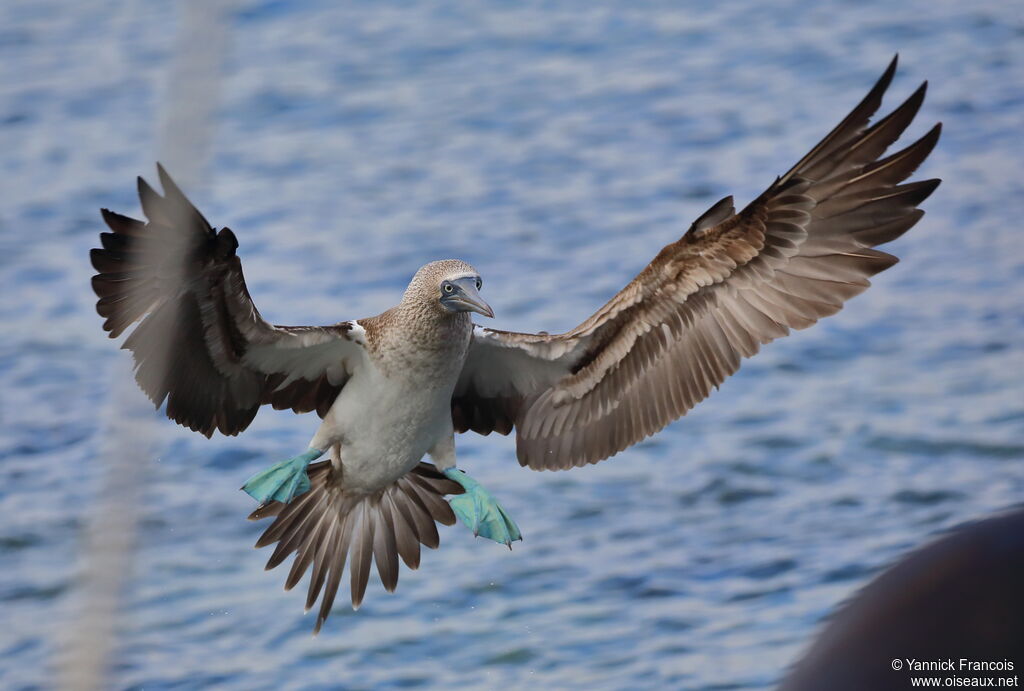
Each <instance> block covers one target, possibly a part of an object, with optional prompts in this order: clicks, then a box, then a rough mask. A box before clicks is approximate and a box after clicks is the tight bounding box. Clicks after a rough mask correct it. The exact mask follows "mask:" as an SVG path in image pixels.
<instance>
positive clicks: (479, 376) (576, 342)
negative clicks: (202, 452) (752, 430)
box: [92, 59, 940, 631]
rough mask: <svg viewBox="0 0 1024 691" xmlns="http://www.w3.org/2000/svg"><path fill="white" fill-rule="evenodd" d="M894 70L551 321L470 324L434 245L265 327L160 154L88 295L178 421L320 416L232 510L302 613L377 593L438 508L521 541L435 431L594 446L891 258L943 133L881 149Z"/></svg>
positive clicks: (637, 433) (229, 250) (571, 462)
mask: <svg viewBox="0 0 1024 691" xmlns="http://www.w3.org/2000/svg"><path fill="white" fill-rule="evenodd" d="M895 69H896V60H895V59H894V60H893V62H892V64H891V65H890V66H889V68H888V69H887V70H886V71H885V73H884V74H883V75H882V77H881V79H880V80H879V81H878V83H877V84H876V85H875V86H874V87H873V88H872V89H871V91H870V92H869V93H868V95H867V96H866V97H865V98H864V100H863V101H861V103H860V104H859V105H857V107H856V108H854V109H853V111H852V112H851V113H850V114H849V115H848V116H847V117H846V118H845V119H844V120H843V121H842V122H841V123H840V124H839V125H838V126H837V127H836V128H835V129H833V130H832V131H831V132H830V133H829V134H828V135H827V136H826V137H825V138H824V139H823V140H822V141H821V142H819V143H818V144H817V145H816V146H815V147H814V148H813V149H811V151H810V152H809V153H808V154H807V155H806V156H804V157H803V158H802V159H800V161H799V162H798V163H797V164H796V165H795V166H793V167H792V168H791V169H790V170H789V171H788V172H787V173H785V174H784V175H782V176H781V177H778V178H777V179H776V180H775V181H774V182H773V183H772V184H771V185H770V186H769V187H768V188H767V189H766V190H765V191H764V192H763V193H762V194H761V195H760V196H758V197H757V198H756V199H754V200H753V201H752V202H751V203H750V204H748V205H747V206H746V207H745V208H744V209H742V210H741V211H740V212H739V213H737V212H736V211H735V209H734V207H733V201H732V198H731V197H726V198H725V199H722V200H721V201H719V202H718V203H716V204H714V205H713V206H712V207H711V208H710V209H709V210H708V211H707V212H705V213H704V214H703V215H701V216H700V217H699V218H698V219H697V220H696V221H695V222H694V223H693V224H692V225H691V226H690V228H689V229H688V230H687V231H686V233H685V234H683V235H682V237H681V238H679V239H678V240H676V241H675V242H672V243H671V244H669V245H668V246H666V247H665V248H664V249H662V250H661V252H660V253H659V254H658V255H657V256H656V257H655V258H654V260H653V261H652V262H651V263H650V264H649V265H648V266H647V267H646V268H645V269H644V270H643V271H641V272H640V274H639V275H637V276H636V278H634V279H633V280H632V281H631V282H630V283H629V284H628V285H627V286H626V287H625V288H623V289H622V290H621V291H620V292H619V293H618V294H616V295H615V296H614V297H612V298H611V300H609V301H608V302H607V303H606V304H605V305H604V306H603V307H601V308H600V309H598V310H597V312H595V313H594V314H593V315H592V316H590V317H589V318H588V319H586V320H585V321H583V322H582V323H581V324H580V325H579V326H577V327H575V328H574V329H572V330H570V331H567V332H565V333H561V334H546V333H539V334H531V333H513V332H509V331H501V330H497V329H490V328H481V327H478V326H474V324H473V322H472V320H471V314H472V313H476V314H479V315H482V316H485V317H492V316H493V312H492V311H491V308H490V307H489V306H488V305H487V303H486V302H485V301H484V299H483V297H482V296H481V287H482V281H481V276H480V272H478V271H477V270H476V269H475V268H473V267H472V266H470V265H469V264H467V263H465V262H462V261H458V260H454V259H449V260H444V261H435V262H431V263H429V264H427V265H426V266H424V267H423V268H421V269H420V270H419V271H418V272H417V273H416V275H415V276H414V277H413V279H412V281H411V282H410V283H409V286H408V288H407V289H406V291H405V293H404V295H403V296H402V299H401V301H400V302H399V303H398V305H397V306H395V307H393V308H391V309H389V310H387V311H386V312H384V313H383V314H380V315H378V316H375V317H370V318H367V319H354V320H350V321H342V322H338V323H336V324H332V325H330V326H275V325H272V324H270V323H269V322H267V321H265V320H264V319H263V317H262V316H261V315H260V313H259V311H258V310H257V309H256V306H255V305H254V304H253V301H252V299H251V298H250V296H249V292H248V291H247V289H246V286H245V280H244V278H243V276H242V265H241V261H240V259H239V256H238V254H237V253H236V249H237V247H238V242H237V240H236V238H235V235H234V233H233V232H232V231H231V230H229V229H228V228H222V229H221V230H219V231H218V230H215V229H214V228H213V227H212V226H211V225H210V224H209V223H208V222H207V221H206V219H205V218H204V217H203V216H202V215H201V214H200V213H199V211H198V210H197V209H196V208H195V207H194V206H193V205H192V204H191V203H190V202H189V200H188V199H187V198H186V197H185V195H184V194H183V193H182V191H181V190H180V189H179V188H178V186H177V185H175V183H174V182H173V181H172V180H171V178H170V176H168V174H167V173H166V171H164V169H163V168H162V167H159V166H158V172H159V177H160V182H161V185H162V187H163V195H161V194H158V193H157V192H156V191H155V190H154V189H153V188H151V187H150V186H149V185H148V184H146V182H145V181H143V180H142V179H141V178H140V179H139V183H138V186H139V198H140V200H141V204H142V211H143V213H144V214H145V217H146V219H147V221H146V222H143V221H138V220H134V219H132V218H128V217H126V216H121V215H119V214H116V213H114V212H111V211H108V210H106V209H104V210H103V212H102V213H103V218H104V220H105V221H106V223H107V225H108V226H109V228H110V231H111V232H106V233H103V234H102V235H101V240H102V245H103V247H102V249H94V250H93V251H92V263H93V265H94V266H95V267H96V269H97V271H99V274H98V275H97V276H95V277H94V278H93V288H94V290H95V292H96V294H97V295H98V296H99V302H98V304H97V310H98V312H99V313H100V315H101V316H103V317H104V318H105V319H106V321H105V322H104V325H103V327H104V329H106V330H107V331H108V332H109V333H110V336H111V337H116V336H119V335H120V334H122V333H123V332H124V331H125V330H126V329H128V328H129V327H130V326H131V325H132V324H133V323H135V322H136V321H139V320H141V322H140V323H139V325H138V326H137V327H135V328H134V330H133V331H132V332H131V334H130V335H129V336H128V338H127V339H126V340H125V342H124V344H123V346H122V347H123V348H126V349H128V350H130V351H132V354H133V357H134V360H135V368H136V379H137V381H138V383H139V386H140V387H141V388H142V389H143V391H145V393H146V394H147V395H148V396H149V398H150V399H151V400H152V401H153V403H154V404H156V405H157V406H158V407H159V406H160V405H163V404H165V403H166V413H167V416H168V417H170V418H171V419H173V420H175V421H176V422H178V423H180V424H182V425H184V426H186V427H188V428H190V429H193V430H195V431H198V432H201V433H203V434H205V435H206V436H210V435H212V434H213V433H214V432H215V431H219V432H221V433H222V434H227V435H234V434H238V433H239V432H241V431H243V430H244V429H245V428H246V427H247V426H248V425H249V423H250V422H251V421H252V420H253V417H254V416H255V415H256V412H257V410H258V409H259V408H260V406H262V405H265V404H270V405H272V406H273V407H274V408H278V409H283V408H291V409H292V410H294V411H295V412H297V413H305V412H310V411H314V410H315V411H316V412H317V414H318V415H319V416H320V417H321V418H322V422H321V424H320V427H319V429H318V430H317V431H316V433H315V434H314V435H313V438H312V439H311V440H310V443H309V449H308V450H307V451H306V452H304V453H302V454H300V455H298V456H295V457H294V458H291V459H288V460H286V461H283V462H281V463H278V464H276V465H274V466H272V467H271V468H269V469H267V470H265V471H263V472H260V473H257V474H256V475H254V476H253V477H252V478H250V479H249V481H248V482H246V483H245V485H244V487H243V489H244V490H245V491H246V492H248V493H249V494H250V495H252V496H253V497H254V498H255V499H256V500H257V501H259V502H260V505H259V507H258V508H257V509H256V510H255V511H254V512H253V514H252V515H251V516H250V518H253V519H260V518H265V517H273V518H274V521H273V523H272V524H271V525H270V527H269V528H268V529H267V530H266V532H265V533H264V534H263V535H262V537H260V539H259V541H258V542H257V547H262V546H265V545H270V544H273V543H277V547H276V548H275V549H274V552H273V554H272V555H271V557H270V560H269V562H268V564H267V568H272V567H275V566H277V565H279V564H281V563H282V562H283V561H284V560H285V559H286V558H287V557H288V556H289V555H291V554H293V553H294V554H296V557H295V560H294V563H293V565H292V567H291V571H290V572H289V574H288V577H287V580H286V585H285V587H286V588H292V587H293V586H294V585H295V584H296V583H298V581H299V580H300V579H301V578H302V577H303V575H304V574H305V573H306V571H307V570H309V569H310V567H312V574H311V577H310V583H309V591H308V596H307V599H306V607H307V609H309V608H311V607H312V606H313V605H314V604H315V602H316V601H317V599H318V598H320V596H321V593H322V595H323V597H322V599H321V603H320V609H319V616H318V617H317V621H316V629H315V630H317V631H318V630H319V629H320V627H321V626H322V624H323V622H324V620H325V619H326V618H327V616H328V614H329V613H330V610H331V607H332V605H333V602H334V598H335V595H336V593H337V590H338V587H339V584H340V581H341V579H342V574H343V571H344V569H345V566H346V562H347V565H348V568H349V574H350V575H349V581H350V586H351V597H352V605H353V607H358V606H359V604H360V603H361V601H362V599H363V595H364V592H365V589H366V585H367V580H368V578H369V573H370V567H371V563H376V565H377V572H378V574H379V575H380V579H381V582H382V583H383V585H384V587H385V589H387V590H388V591H392V590H394V588H395V586H396V584H397V582H398V568H399V567H398V560H399V558H401V560H402V561H404V562H405V563H406V564H407V565H408V566H409V567H410V568H413V569H415V568H417V567H418V565H419V561H420V545H421V544H422V545H426V546H427V547H431V548H434V547H437V545H438V532H437V528H436V526H435V522H438V523H442V524H445V525H451V524H453V523H454V522H455V519H456V517H458V518H459V519H461V520H462V521H463V522H464V523H466V524H467V525H468V526H469V527H470V528H471V529H472V530H473V531H474V532H475V533H476V534H478V535H481V536H484V537H487V538H490V539H492V540H495V541H497V542H500V543H504V544H511V542H512V541H514V540H518V539H520V533H519V528H518V527H517V526H516V524H515V522H514V521H513V520H512V519H511V518H510V517H509V515H508V513H507V512H506V511H505V509H504V508H503V507H502V506H501V505H500V504H499V503H498V502H497V501H496V500H495V499H494V497H493V496H492V495H491V494H490V493H489V492H488V491H487V490H486V489H484V488H483V487H482V486H481V485H480V484H479V483H477V482H476V481H474V480H473V479H472V478H471V477H469V476H468V475H467V474H465V473H464V472H463V471H462V470H460V469H457V467H456V455H455V433H457V432H466V431H469V430H472V431H474V432H478V433H480V434H489V433H490V432H498V433H500V434H509V433H511V432H512V431H513V430H514V431H515V438H516V452H517V455H518V459H519V463H520V464H521V465H523V466H527V467H530V468H533V469H538V470H541V469H548V470H555V469H565V468H572V467H577V466H582V465H585V464H588V463H596V462H598V461H601V460H602V459H605V458H608V457H609V456H613V455H615V454H616V453H618V452H620V451H622V450H624V449H626V448H627V447H629V446H631V445H632V444H635V443H636V442H638V441H640V440H641V439H644V438H645V437H647V436H649V435H651V434H654V433H655V432H657V431H658V430H660V429H662V428H663V427H665V426H666V425H667V424H668V423H670V422H672V421H673V420H675V419H677V418H679V417H680V416H682V415H684V414H685V413H686V411H688V410H689V409H690V408H692V407H693V406H695V405H696V404H697V403H698V402H700V401H701V400H702V399H704V398H705V397H706V396H708V395H709V394H710V393H711V391H712V390H713V389H715V388H717V387H718V386H719V385H720V384H721V383H722V382H723V381H724V380H725V379H726V377H728V376H729V375H731V374H732V373H733V372H735V371H736V370H737V369H738V368H739V366H740V362H741V360H742V359H743V358H746V357H750V356H752V355H754V354H755V353H756V352H757V351H758V349H759V348H760V346H761V345H762V344H765V343H768V342H769V341H772V340H774V339H776V338H779V337H781V336H785V335H786V334H788V333H789V330H790V329H803V328H806V327H808V326H810V325H811V324H813V323H815V322H816V321H817V320H818V319H821V318H822V317H825V316H828V315H831V314H834V313H835V312H837V311H839V309H840V308H841V307H842V305H843V303H844V302H845V301H846V300H848V299H850V298H851V297H853V296H855V295H857V294H858V293H860V292H862V291H863V290H865V289H866V288H867V287H868V285H869V284H868V278H869V277H870V276H872V275H874V274H876V273H878V272H879V271H882V270H884V269H887V268H889V267H890V266H892V265H893V264H895V263H896V261H897V260H896V258H895V257H894V256H892V255H890V254H887V253H885V252H881V251H879V250H876V249H873V248H874V247H875V246H876V245H879V244H882V243H886V242H889V241H891V240H894V239H896V238H897V237H899V236H900V235H902V234H903V233H904V232H906V231H907V230H908V229H909V228H910V227H911V226H913V225H914V224H915V223H916V222H917V221H918V220H919V219H920V218H921V216H922V215H923V213H924V212H923V211H921V210H920V209H918V208H917V207H918V205H919V204H920V203H921V202H922V201H924V200H925V199H926V198H927V197H928V196H929V195H930V194H931V193H932V191H933V190H934V189H935V188H936V186H937V185H938V184H939V180H924V181H920V182H911V183H906V184H904V180H906V179H907V178H908V177H909V176H910V175H911V174H912V173H913V172H914V170H915V169H916V168H917V167H918V166H919V165H920V164H921V162H922V161H924V159H925V158H926V157H927V156H928V154H929V152H931V150H932V148H933V147H934V146H935V143H936V142H937V141H938V138H939V131H940V126H939V125H936V126H935V127H934V128H933V129H932V130H931V131H929V132H928V133H927V134H925V135H924V136H923V137H922V138H921V139H920V140H918V141H917V142H915V143H913V144H911V145H910V146H908V147H907V148H905V149H903V150H901V151H898V152H896V153H894V154H891V155H889V156H888V157H886V158H881V157H882V156H883V154H884V152H885V151H886V149H888V148H889V146H890V145H891V144H893V143H894V142H895V141H896V140H897V139H898V138H899V137H900V135H901V134H902V132H903V130H904V129H905V128H906V127H907V125H909V124H910V122H911V120H912V119H913V118H914V115H915V114H916V113H917V111H918V108H919V107H920V105H921V103H922V100H923V98H924V93H925V85H922V86H921V87H920V88H919V89H918V90H917V91H915V92H914V93H913V95H911V96H910V98H909V99H908V100H907V101H906V102H904V103H903V104H902V105H900V106H899V107H897V108H896V109H895V110H894V111H893V112H892V113H891V114H889V115H888V116H887V117H884V118H882V119H880V120H878V121H877V122H876V123H875V124H873V125H869V120H870V118H871V116H872V115H873V114H874V113H875V111H876V110H877V109H878V108H879V106H880V105H881V100H882V95H883V93H884V92H885V91H886V89H887V88H888V86H889V83H890V82H891V80H892V77H893V74H894V73H895ZM164 361H166V363H165V362H164ZM165 364H166V366H165ZM427 455H429V456H430V458H431V459H432V460H433V464H429V463H425V462H423V458H424V457H425V456H427ZM322 456H327V459H326V460H323V461H319V462H314V461H316V459H318V458H320V457H322ZM446 495H453V497H452V499H451V500H450V502H448V501H446V500H445V497H446Z"/></svg>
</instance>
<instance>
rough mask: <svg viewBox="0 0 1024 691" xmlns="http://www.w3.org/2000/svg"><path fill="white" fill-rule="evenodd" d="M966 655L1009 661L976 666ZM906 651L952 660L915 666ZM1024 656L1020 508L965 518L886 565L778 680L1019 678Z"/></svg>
mask: <svg viewBox="0 0 1024 691" xmlns="http://www.w3.org/2000/svg"><path fill="white" fill-rule="evenodd" d="M961 658H963V659H966V660H967V661H970V662H992V663H1005V662H1007V661H1008V662H1009V663H1012V668H1009V669H1006V668H1005V667H1006V665H1004V669H998V664H997V666H996V668H994V669H989V670H977V671H972V670H970V669H965V668H962V667H961V663H960V660H961ZM910 660H917V661H922V662H937V663H941V662H942V661H947V660H948V661H952V663H953V669H952V670H948V671H942V670H940V671H913V670H912V669H911V665H910V664H909V661H910ZM897 661H898V662H897ZM1022 665H1024V509H1016V510H1013V511H1010V512H1007V513H1004V514H1000V515H998V516H996V517H993V518H988V519H985V520H983V521H980V522H977V523H971V524H968V525H964V526H960V527H959V528H956V529H955V530H954V531H953V532H952V533H950V534H948V535H946V536H944V537H942V538H940V539H939V540H937V541H935V542H933V543H931V544H929V545H927V546H925V547H923V548H921V549H918V550H916V551H914V552H912V553H911V554H910V555H908V556H907V557H905V558H904V559H903V560H902V561H900V562H899V563H897V564H896V565H895V566H893V567H891V568H890V569H888V570H887V571H885V572H884V573H883V574H882V575H881V576H879V577H878V578H876V579H875V580H874V581H872V582H871V583H870V584H868V586H867V587H865V588H864V589H863V590H862V591H861V592H860V593H858V594H857V596H856V597H854V598H853V600H851V601H850V602H848V603H846V604H845V605H844V606H843V607H842V608H841V609H840V611H839V612H838V613H837V614H836V616H835V617H834V618H833V620H832V621H831V622H829V623H828V625H827V626H826V627H825V630H824V631H823V632H822V633H821V635H820V636H818V639H817V640H816V641H815V642H814V644H813V645H812V646H811V648H810V650H809V651H808V652H807V653H806V654H805V655H804V656H803V657H802V658H801V659H800V661H799V662H797V663H796V665H795V666H794V667H793V669H792V670H791V671H790V673H789V675H788V676H787V677H786V679H785V680H784V681H783V682H782V685H781V686H780V687H779V688H780V691H812V690H813V691H819V690H820V689H831V690H836V691H839V690H843V689H856V690H857V691H863V690H864V689H907V688H911V684H912V682H911V678H912V677H919V678H920V677H941V678H943V679H945V678H946V677H954V678H955V679H959V680H961V682H962V680H965V679H969V678H971V677H979V678H981V679H987V678H990V677H1014V676H1015V675H1019V674H1021V673H1022V669H1021V668H1022ZM897 666H899V667H900V669H898V670H897V669H896V668H897ZM968 667H969V665H968ZM995 682H996V683H995V685H996V686H999V680H998V679H996V680H995ZM1018 684H1019V679H1018ZM922 685H923V684H922ZM962 685H965V686H971V685H972V684H970V683H966V684H962ZM1011 685H1014V684H1011Z"/></svg>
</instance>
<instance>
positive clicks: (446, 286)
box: [444, 283, 455, 293]
mask: <svg viewBox="0 0 1024 691" xmlns="http://www.w3.org/2000/svg"><path fill="white" fill-rule="evenodd" d="M453 290H455V288H453V287H452V284H451V283H445V284H444V292H446V293H450V292H452V291H453Z"/></svg>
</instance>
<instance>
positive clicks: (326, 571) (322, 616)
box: [249, 461, 463, 633]
mask: <svg viewBox="0 0 1024 691" xmlns="http://www.w3.org/2000/svg"><path fill="white" fill-rule="evenodd" d="M308 473H309V482H310V489H309V491H308V492H305V493H303V494H301V495H300V496H298V497H296V498H295V499H294V500H292V502H291V503H290V504H282V503H280V502H271V503H269V504H265V505H263V506H261V507H259V508H258V509H256V510H255V511H253V512H252V514H250V515H249V520H252V521H255V520H260V519H262V518H267V517H270V516H274V517H275V519H274V522H273V523H271V524H270V527H269V528H267V529H266V531H264V533H263V535H261V536H260V539H259V540H257V541H256V547H265V546H267V545H270V544H273V543H275V542H276V543H277V547H276V548H274V552H273V554H271V555H270V559H269V560H268V561H267V569H272V568H274V567H276V566H278V565H279V564H281V563H282V562H283V561H284V560H285V559H286V558H287V557H288V556H289V555H290V554H292V553H293V552H294V553H296V556H295V562H294V563H293V564H292V568H291V571H289V573H288V578H287V580H286V581H285V586H284V587H285V590H291V589H292V588H293V587H294V586H295V584H296V583H298V582H299V581H300V580H301V579H302V577H303V576H304V575H305V573H306V571H307V569H309V567H310V566H312V567H313V572H312V575H311V576H310V581H309V592H308V594H307V597H306V610H307V611H308V610H310V609H312V607H313V605H314V604H315V603H316V600H317V598H318V597H320V593H321V591H323V598H322V599H321V601H320V612H319V614H318V615H317V618H316V626H315V627H314V629H313V633H318V632H319V631H320V627H321V626H323V623H324V621H325V620H326V619H327V616H328V615H329V614H330V612H331V606H332V605H333V604H334V596H335V595H336V594H337V592H338V586H339V585H340V583H341V576H342V573H343V572H344V570H345V562H346V561H348V565H349V582H350V585H351V590H352V607H353V608H355V609H358V608H359V605H360V603H362V601H363V595H364V593H365V592H366V584H367V581H368V580H369V577H370V564H371V562H376V564H377V573H378V574H379V575H380V580H381V583H382V584H383V585H384V588H385V590H387V591H388V592H391V591H393V590H394V589H395V586H396V585H398V559H399V557H401V559H402V561H404V562H405V564H406V566H408V567H409V568H410V569H416V568H417V567H419V564H420V545H421V544H423V545H425V546H427V547H429V548H431V549H434V548H436V547H437V546H438V544H439V543H440V538H439V537H438V534H437V526H435V525H434V522H435V521H436V522H438V523H441V524H443V525H452V524H453V523H455V514H454V513H453V512H452V509H451V507H450V506H449V505H448V502H447V501H445V500H444V496H445V495H447V494H461V493H462V492H463V489H462V487H460V486H459V485H458V483H455V482H453V481H451V480H449V479H448V478H446V477H445V476H444V475H442V474H441V473H439V472H438V471H437V470H436V469H435V468H434V466H433V465H430V464H429V463H420V464H419V465H418V466H416V467H415V468H413V469H412V471H410V472H409V473H407V474H406V475H404V476H402V477H401V478H399V479H398V480H397V481H395V482H394V483H393V484H391V485H388V486H387V487H385V488H384V489H382V490H379V491H377V492H374V493H372V494H355V493H352V492H347V491H346V490H345V488H344V487H343V486H342V485H341V484H340V483H339V482H337V481H335V471H334V469H333V467H332V466H331V462H330V461H322V462H320V463H314V464H313V465H311V466H309V469H308Z"/></svg>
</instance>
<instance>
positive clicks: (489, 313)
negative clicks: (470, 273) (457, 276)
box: [448, 280, 494, 317]
mask: <svg viewBox="0 0 1024 691" xmlns="http://www.w3.org/2000/svg"><path fill="white" fill-rule="evenodd" d="M457 285H458V286H459V292H458V293H457V294H456V295H454V296H453V297H451V298H449V299H448V303H449V304H450V305H452V306H454V307H455V308H456V309H458V310H459V311H460V312H476V313H477V314H482V315H484V316H485V317H494V310H492V309H491V306H490V305H488V304H487V303H486V302H484V299H483V298H482V297H480V291H478V290H477V289H476V283H475V281H473V280H463V281H458V282H457Z"/></svg>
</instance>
